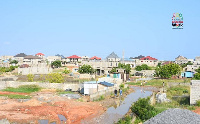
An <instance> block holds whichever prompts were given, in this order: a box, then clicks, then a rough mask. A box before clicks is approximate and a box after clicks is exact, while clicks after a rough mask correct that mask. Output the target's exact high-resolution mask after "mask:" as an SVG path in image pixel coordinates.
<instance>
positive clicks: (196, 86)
mask: <svg viewBox="0 0 200 124" xmlns="http://www.w3.org/2000/svg"><path fill="white" fill-rule="evenodd" d="M198 100H200V80H191V84H190V104H196V101H198Z"/></svg>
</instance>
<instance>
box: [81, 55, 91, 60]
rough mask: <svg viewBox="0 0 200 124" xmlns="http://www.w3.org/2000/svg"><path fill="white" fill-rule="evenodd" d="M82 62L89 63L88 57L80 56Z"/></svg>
mask: <svg viewBox="0 0 200 124" xmlns="http://www.w3.org/2000/svg"><path fill="white" fill-rule="evenodd" d="M81 58H82V61H89V60H90V57H89V56H82V57H81Z"/></svg>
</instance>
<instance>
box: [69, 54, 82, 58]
mask: <svg viewBox="0 0 200 124" xmlns="http://www.w3.org/2000/svg"><path fill="white" fill-rule="evenodd" d="M67 58H69V59H80V58H81V57H79V56H77V55H72V56H70V57H67Z"/></svg>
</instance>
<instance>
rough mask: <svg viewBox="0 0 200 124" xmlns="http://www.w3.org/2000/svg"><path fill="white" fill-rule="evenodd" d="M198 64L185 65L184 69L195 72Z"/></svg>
mask: <svg viewBox="0 0 200 124" xmlns="http://www.w3.org/2000/svg"><path fill="white" fill-rule="evenodd" d="M199 67H200V65H187V66H186V67H185V68H184V70H185V71H190V72H196V71H195V70H196V69H198V68H199Z"/></svg>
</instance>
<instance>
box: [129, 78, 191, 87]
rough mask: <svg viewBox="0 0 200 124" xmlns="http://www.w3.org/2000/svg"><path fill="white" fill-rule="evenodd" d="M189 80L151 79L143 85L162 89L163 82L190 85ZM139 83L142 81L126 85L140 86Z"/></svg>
mask: <svg viewBox="0 0 200 124" xmlns="http://www.w3.org/2000/svg"><path fill="white" fill-rule="evenodd" d="M190 80H191V79H185V80H184V79H152V80H149V81H147V83H146V84H145V85H146V86H155V87H162V84H163V82H165V83H168V82H175V83H190ZM141 82H144V81H137V82H129V83H127V84H129V85H138V86H140V85H141Z"/></svg>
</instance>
